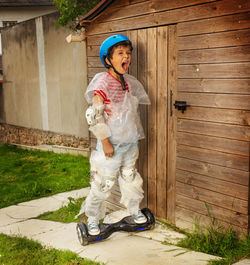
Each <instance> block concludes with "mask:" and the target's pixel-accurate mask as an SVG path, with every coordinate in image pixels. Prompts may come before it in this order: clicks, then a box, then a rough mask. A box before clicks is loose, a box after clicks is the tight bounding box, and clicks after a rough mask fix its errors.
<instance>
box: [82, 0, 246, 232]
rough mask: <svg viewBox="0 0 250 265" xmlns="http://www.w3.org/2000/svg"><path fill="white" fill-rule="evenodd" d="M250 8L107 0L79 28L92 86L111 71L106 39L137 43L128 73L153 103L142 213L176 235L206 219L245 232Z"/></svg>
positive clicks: (208, 1) (203, 0) (209, 1)
mask: <svg viewBox="0 0 250 265" xmlns="http://www.w3.org/2000/svg"><path fill="white" fill-rule="evenodd" d="M249 9H250V1H248V0H217V1H216V0H178V1H177V0H165V1H163V0H119V1H118V0H117V1H110V0H106V1H105V0H103V1H101V2H100V3H99V5H98V6H97V7H96V8H94V9H93V10H92V11H91V12H90V13H89V14H87V15H86V16H85V17H84V18H83V19H82V20H81V22H80V25H81V26H84V27H85V30H86V37H87V60H88V79H89V81H90V80H91V78H92V77H93V76H94V75H95V74H96V73H98V72H101V71H105V69H104V68H103V65H102V64H101V61H100V59H99V57H98V52H99V47H100V44H101V42H102V41H103V40H104V39H105V38H106V37H108V36H110V35H112V34H114V33H121V34H124V35H127V36H128V37H129V38H130V39H131V40H132V42H133V46H134V51H133V56H132V65H131V67H130V69H129V73H130V74H132V75H134V76H135V77H137V79H139V80H140V81H141V83H142V84H143V85H144V87H145V89H146V91H147V93H148V94H149V97H150V100H151V106H150V107H149V108H145V107H144V108H142V109H141V115H142V120H143V125H144V128H145V131H146V139H145V140H143V141H141V143H140V159H139V163H138V166H139V171H140V173H141V175H142V176H143V179H144V191H145V199H144V202H143V206H148V207H149V208H150V209H151V210H152V211H153V212H154V213H155V215H156V216H158V217H164V218H166V219H168V220H169V221H170V222H172V223H174V224H176V225H177V226H178V227H182V228H190V227H192V225H193V223H194V220H195V218H198V219H199V220H200V222H201V223H202V224H208V223H209V222H210V217H209V212H210V214H211V216H212V217H214V218H215V219H216V220H217V221H218V222H220V223H221V224H223V225H224V226H228V225H229V224H231V225H232V226H233V228H234V229H235V230H236V231H238V232H244V233H247V232H249V224H250V220H249V212H250V207H249V200H250V199H249V198H250V195H249V194H250V193H249V135H250V129H249V123H250V111H249V110H250V88H249V83H250V80H249V77H250V63H249V60H250V53H249V51H250V47H249V43H250V30H249V28H250V23H249V20H250V12H249ZM185 105H187V106H186V107H185ZM185 108H186V109H185ZM92 142H93V141H92ZM111 201H112V202H114V201H115V202H117V204H118V201H119V193H118V190H117V189H115V190H114V192H113V195H112V198H111ZM208 209H209V210H208Z"/></svg>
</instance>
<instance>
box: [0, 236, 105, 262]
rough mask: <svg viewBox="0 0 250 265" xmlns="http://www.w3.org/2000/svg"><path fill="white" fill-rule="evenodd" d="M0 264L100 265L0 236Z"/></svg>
mask: <svg viewBox="0 0 250 265" xmlns="http://www.w3.org/2000/svg"><path fill="white" fill-rule="evenodd" d="M0 264H4V265H45V264H46V265H98V264H99V265H100V263H98V262H94V261H91V260H88V259H83V258H81V257H79V256H78V255H77V254H75V253H73V252H71V251H61V250H57V249H53V248H45V247H43V246H41V244H39V243H38V242H35V241H32V240H28V239H26V238H20V237H10V236H7V235H3V234H0Z"/></svg>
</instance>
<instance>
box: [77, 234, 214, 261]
mask: <svg viewBox="0 0 250 265" xmlns="http://www.w3.org/2000/svg"><path fill="white" fill-rule="evenodd" d="M78 254H79V255H80V256H81V257H83V258H89V259H92V260H96V261H99V262H105V263H107V265H128V264H129V265H168V264H174V265H183V264H192V265H205V264H207V261H208V260H210V259H215V258H216V257H214V256H211V255H207V254H203V253H197V252H192V251H191V252H186V250H183V249H181V248H178V247H175V246H169V245H163V244H161V243H160V242H157V241H154V240H150V239H146V238H142V237H138V236H128V237H123V238H122V239H117V240H108V239H107V240H105V241H102V242H98V243H96V244H90V245H87V246H83V247H82V251H81V252H78Z"/></svg>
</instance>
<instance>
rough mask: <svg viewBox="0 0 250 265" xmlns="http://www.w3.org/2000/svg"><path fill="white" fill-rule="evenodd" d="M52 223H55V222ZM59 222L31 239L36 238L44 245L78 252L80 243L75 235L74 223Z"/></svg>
mask: <svg viewBox="0 0 250 265" xmlns="http://www.w3.org/2000/svg"><path fill="white" fill-rule="evenodd" d="M45 222H46V221H45ZM54 223H55V224H57V222H54ZM59 224H60V225H53V226H52V227H51V229H50V231H47V232H46V233H40V234H37V235H35V236H33V239H34V240H38V241H39V242H40V243H41V244H43V245H46V246H50V247H54V248H57V249H68V250H71V251H74V252H79V251H80V250H81V244H80V243H79V240H78V237H77V232H76V223H69V224H63V223H59Z"/></svg>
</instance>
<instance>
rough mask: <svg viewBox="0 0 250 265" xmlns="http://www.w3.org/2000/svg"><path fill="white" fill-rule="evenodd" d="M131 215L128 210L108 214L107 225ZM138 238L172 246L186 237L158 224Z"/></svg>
mask: <svg viewBox="0 0 250 265" xmlns="http://www.w3.org/2000/svg"><path fill="white" fill-rule="evenodd" d="M128 215H130V214H129V212H128V211H127V210H119V211H115V212H113V213H110V214H108V215H107V216H105V218H104V222H105V223H115V222H118V221H120V220H121V219H122V218H124V217H126V216H128ZM137 235H138V236H141V237H145V238H149V239H153V240H156V241H160V242H162V241H166V242H168V243H171V244H176V243H177V242H178V241H179V240H180V239H182V238H184V237H185V235H183V234H180V233H177V232H175V231H172V230H170V229H167V228H166V227H165V226H164V225H162V224H160V223H159V222H156V225H155V228H154V229H153V230H148V231H143V232H140V233H138V234H137Z"/></svg>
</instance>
